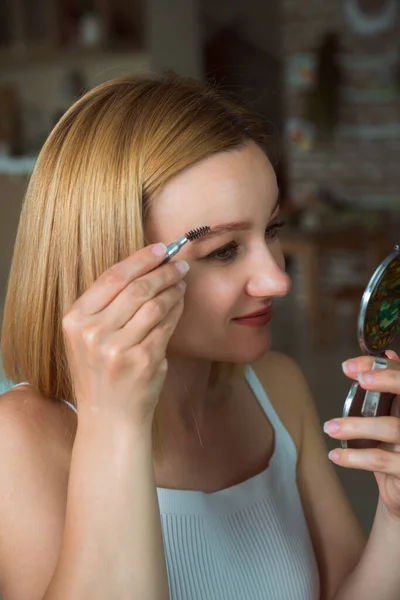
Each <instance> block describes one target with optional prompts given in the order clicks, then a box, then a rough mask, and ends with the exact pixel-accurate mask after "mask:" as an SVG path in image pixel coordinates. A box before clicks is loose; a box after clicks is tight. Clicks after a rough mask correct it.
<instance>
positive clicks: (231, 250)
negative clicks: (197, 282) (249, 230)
mask: <svg viewBox="0 0 400 600" xmlns="http://www.w3.org/2000/svg"><path fill="white" fill-rule="evenodd" d="M238 248H239V244H238V243H237V242H234V241H232V242H229V244H225V246H221V248H218V250H215V251H214V252H211V254H209V255H208V256H206V258H208V259H211V260H220V261H222V262H230V261H232V260H234V259H235V258H236V256H237V253H238Z"/></svg>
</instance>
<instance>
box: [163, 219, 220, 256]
mask: <svg viewBox="0 0 400 600" xmlns="http://www.w3.org/2000/svg"><path fill="white" fill-rule="evenodd" d="M210 229H211V227H209V226H208V225H207V226H205V227H198V228H197V229H191V230H190V231H188V232H187V233H185V235H183V236H182V237H180V238H179V239H178V240H176V242H172V243H171V244H168V246H167V254H166V256H165V258H164V260H163V261H162V263H161V264H162V265H163V264H164V263H166V262H168V261H170V260H171V258H172V257H173V256H175V255H176V254H178V252H179V251H180V249H181V248H182V246H184V245H185V244H187V243H188V242H193V240H197V239H199V238H201V237H202V236H203V235H205V234H206V233H208V232H209V231H210Z"/></svg>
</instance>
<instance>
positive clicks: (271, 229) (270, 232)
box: [206, 221, 285, 263]
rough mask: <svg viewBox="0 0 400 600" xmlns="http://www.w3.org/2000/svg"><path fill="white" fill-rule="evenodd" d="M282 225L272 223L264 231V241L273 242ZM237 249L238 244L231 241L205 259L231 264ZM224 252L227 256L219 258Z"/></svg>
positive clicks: (280, 223)
mask: <svg viewBox="0 0 400 600" xmlns="http://www.w3.org/2000/svg"><path fill="white" fill-rule="evenodd" d="M284 224H285V223H284V221H280V222H279V223H273V224H272V225H268V227H267V229H266V230H265V237H266V239H268V240H270V241H275V240H276V239H277V237H278V235H279V234H278V229H281V228H282V227H283V226H284ZM238 248H239V244H238V243H237V242H235V241H232V242H229V244H226V245H225V246H222V248H218V250H215V251H214V252H212V253H211V254H209V255H208V256H206V258H207V259H209V260H216V261H220V262H225V263H228V262H232V261H233V260H235V258H236V256H237V251H238ZM225 252H228V253H229V256H221V254H223V253H225Z"/></svg>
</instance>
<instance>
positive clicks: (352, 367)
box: [342, 356, 400, 379]
mask: <svg viewBox="0 0 400 600" xmlns="http://www.w3.org/2000/svg"><path fill="white" fill-rule="evenodd" d="M375 360H376V356H359V357H358V358H351V359H350V360H346V361H345V362H344V363H342V368H343V372H344V373H345V375H347V376H348V377H350V378H351V379H358V375H359V373H365V372H368V371H372V367H373V364H374V362H375ZM387 365H388V368H389V369H390V368H393V369H398V368H400V361H398V360H396V359H392V358H390V357H388V359H387ZM381 370H382V371H384V370H385V369H381ZM376 371H378V369H376ZM374 372H375V370H374Z"/></svg>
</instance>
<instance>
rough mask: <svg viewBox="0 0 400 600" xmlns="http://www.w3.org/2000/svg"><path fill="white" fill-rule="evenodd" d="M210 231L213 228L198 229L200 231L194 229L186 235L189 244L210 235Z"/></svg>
mask: <svg viewBox="0 0 400 600" xmlns="http://www.w3.org/2000/svg"><path fill="white" fill-rule="evenodd" d="M210 229H211V227H208V225H207V226H205V227H198V229H192V230H191V231H188V232H187V233H185V236H186V237H187V239H188V240H189V242H193V240H198V239H199V238H200V237H202V236H203V235H204V234H206V233H208V232H209V231H210Z"/></svg>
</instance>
